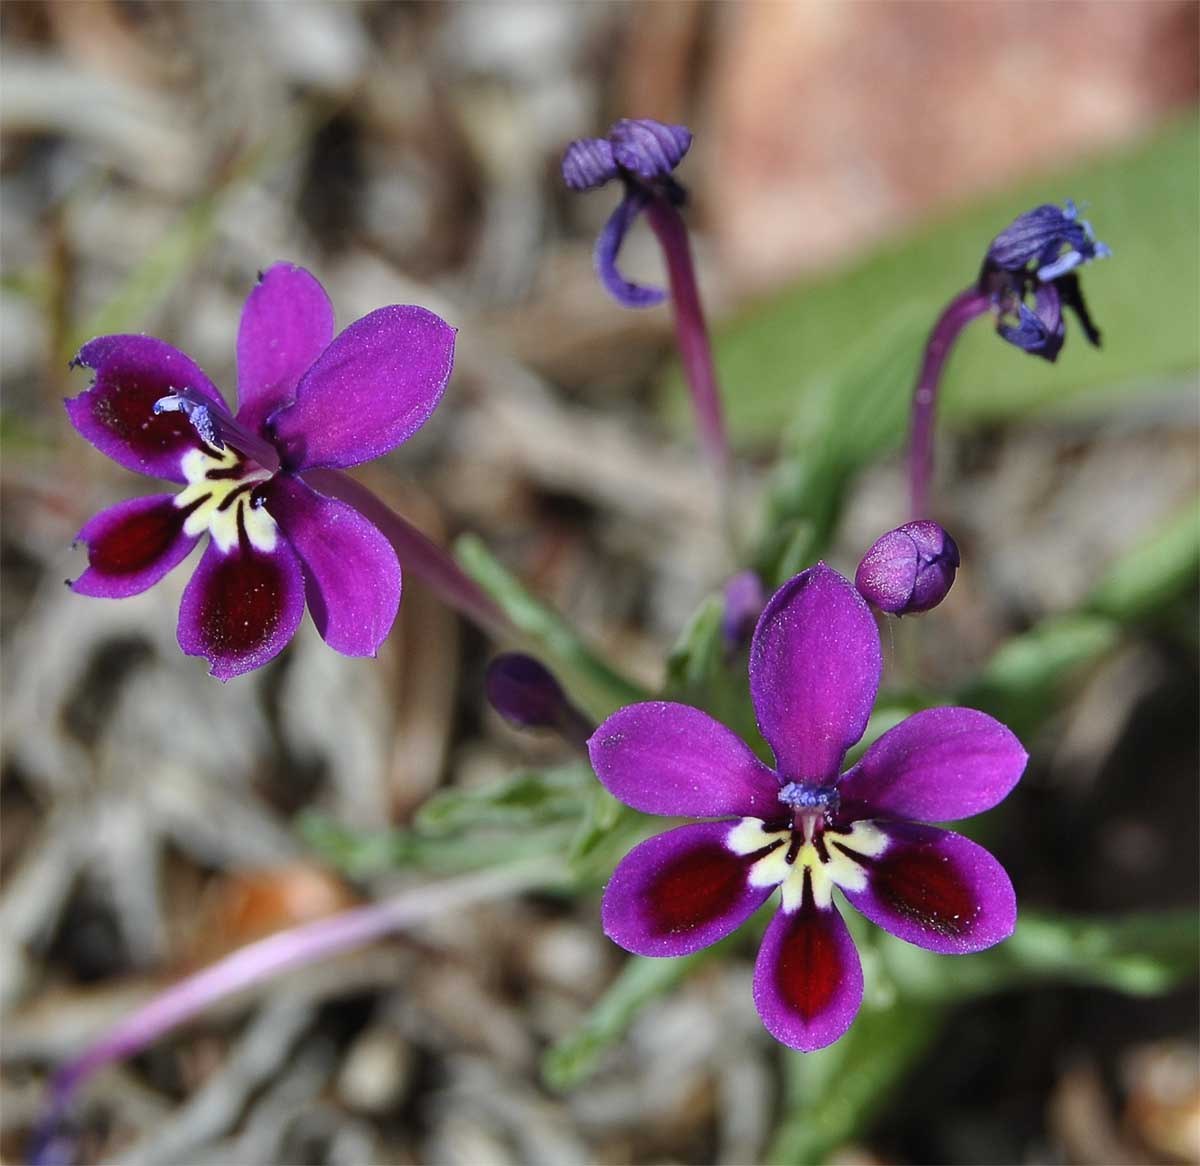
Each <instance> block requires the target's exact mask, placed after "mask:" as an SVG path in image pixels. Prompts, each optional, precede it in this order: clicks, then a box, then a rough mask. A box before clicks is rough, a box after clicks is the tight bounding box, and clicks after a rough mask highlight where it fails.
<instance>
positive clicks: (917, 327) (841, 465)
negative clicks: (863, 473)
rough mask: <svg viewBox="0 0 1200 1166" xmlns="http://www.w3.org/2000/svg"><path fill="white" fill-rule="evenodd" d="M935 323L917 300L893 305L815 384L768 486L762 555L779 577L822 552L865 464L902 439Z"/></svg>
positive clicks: (772, 575) (776, 580)
mask: <svg viewBox="0 0 1200 1166" xmlns="http://www.w3.org/2000/svg"><path fill="white" fill-rule="evenodd" d="M927 331H928V321H927V320H926V319H925V318H924V316H923V315H920V314H917V313H914V312H913V311H912V309H911V308H908V307H906V308H905V309H904V310H903V311H900V312H889V313H888V314H887V315H886V316H884V317H882V320H881V323H879V324H878V325H877V326H875V327H873V328H870V329H864V332H863V335H862V336H861V337H860V338H859V341H858V343H857V344H856V345H855V346H854V348H853V349H852V350H851V351H850V352H849V353H848V354H847V357H846V359H845V360H844V361H842V362H841V363H840V364H839V365H838V366H837V367H836V368H834V369H832V370H831V371H830V372H829V374H828V377H827V379H823V380H822V381H820V382H819V383H816V384H814V385H813V387H812V389H811V391H810V396H809V399H808V400H807V401H806V402H805V405H804V407H803V408H802V409H801V411H800V419H801V420H802V422H803V423H802V424H798V425H794V426H793V429H792V433H791V435H790V436H789V437H788V438H787V439H786V440H785V442H784V449H783V451H782V454H781V456H780V459H779V462H778V464H777V466H776V468H775V471H774V473H773V474H772V477H771V481H770V483H769V485H768V489H767V498H766V505H765V510H764V523H763V525H764V533H763V536H762V537H761V538H760V540H759V544H760V545H759V551H758V553H757V555H756V563H757V565H758V569H759V570H760V571H761V573H762V574H763V576H764V578H766V579H767V580H768V581H769V582H771V583H772V584H774V585H776V586H777V585H779V584H781V583H782V582H783V581H784V580H785V579H788V578H790V577H791V576H792V575H795V574H796V573H797V572H798V571H800V570H803V569H804V568H805V567H808V566H811V565H812V563H814V562H815V561H816V560H817V559H819V558H820V557H821V555H822V554H823V553H824V552H825V549H826V547H827V546H828V544H829V541H830V539H831V538H832V536H833V534H834V531H835V530H836V528H837V524H838V522H839V520H840V519H841V515H842V508H843V506H844V503H845V498H846V494H847V491H848V490H849V489H850V487H851V486H852V485H853V483H854V479H855V477H856V476H857V474H858V473H859V471H860V470H861V469H862V468H863V466H865V465H866V464H867V463H868V462H869V461H870V460H871V459H872V458H873V457H874V456H875V454H876V453H877V452H878V451H879V450H881V449H886V448H889V447H891V446H894V445H896V444H897V443H898V442H899V441H900V440H901V437H902V436H903V434H904V427H905V417H906V415H907V412H908V399H907V398H908V391H909V387H910V381H911V376H912V369H913V368H914V367H915V365H916V362H917V361H918V359H919V357H920V352H921V347H922V345H923V344H924V342H925V335H926V332H927Z"/></svg>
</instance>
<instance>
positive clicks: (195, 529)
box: [175, 446, 279, 555]
mask: <svg viewBox="0 0 1200 1166" xmlns="http://www.w3.org/2000/svg"><path fill="white" fill-rule="evenodd" d="M240 467H246V463H245V462H244V461H243V460H242V457H241V455H240V454H238V453H237V451H236V450H233V449H231V448H230V447H229V446H226V447H225V448H224V449H223V450H222V451H221V452H220V453H218V452H216V451H215V450H213V451H209V450H203V449H189V450H188V451H187V453H185V454H184V455H183V457H182V458H181V459H180V463H179V468H180V469H181V470H182V472H183V476H184V478H185V479H187V483H188V484H187V485H186V486H185V487H184V488H183V489H182V490H180V491H179V493H178V494H176V495H175V505H176V506H178V507H179V508H180V509H181V510H182V509H187V508H188V507H195V509H194V510H192V512H191V513H190V514H189V515H188V516H187V520H186V521H185V522H184V524H183V530H184V533H185V534H188V535H190V536H192V537H193V538H195V537H197V536H198V535H201V534H203V533H204V532H205V531H206V530H207V531H208V532H209V534H211V535H212V540H213V542H214V543H215V544H216V546H217V549H218V550H219V551H220V552H221V553H222V554H225V555H227V554H229V552H230V551H231V550H233V548H234V547H236V546H237V544H238V536H239V529H241V530H244V531H245V532H246V538H247V539H248V540H249V542H250V545H251V546H252V547H254V549H255V550H256V551H261V552H262V553H263V554H265V555H269V554H270V553H271V552H272V551H273V550H274V549H275V544H276V541H277V539H278V537H279V530H278V527H277V526H276V525H275V519H273V518H272V517H271V516H270V514H268V513H267V511H266V508H265V507H263V506H255V505H254V489H255V487H256V486H258V485H260V484H261V483H263V482H268V481H270V480H271V476H272V475H271V472H270V471H269V470H264V469H261V468H255V469H249V468H245V469H244V472H241V473H239V472H238V470H239V468H240Z"/></svg>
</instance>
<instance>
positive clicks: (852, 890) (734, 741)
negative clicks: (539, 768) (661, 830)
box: [589, 564, 1027, 1051]
mask: <svg viewBox="0 0 1200 1166" xmlns="http://www.w3.org/2000/svg"><path fill="white" fill-rule="evenodd" d="M881 661H882V657H881V652H880V644H879V634H878V632H877V630H876V627H875V621H874V619H873V618H872V616H871V613H870V610H869V609H868V607H867V605H866V603H865V602H864V601H863V600H862V598H861V597H860V596H859V594H858V593H857V592H856V591H855V589H854V587H853V586H852V585H851V584H850V583H849V582H848V581H847V580H846V579H843V578H842V576H841V575H839V574H837V572H835V571H833V570H831V569H830V568H828V567H826V566H825V565H824V564H818V565H817V566H816V567H812V568H810V569H809V570H807V571H804V572H802V573H801V574H799V575H797V576H796V577H795V578H794V579H792V580H790V581H789V582H788V583H785V584H784V586H783V587H782V588H780V590H779V591H777V592H776V593H775V595H774V596H773V598H772V599H771V600H770V602H769V603H768V604H767V607H766V609H765V610H764V611H763V614H762V616H761V618H760V619H759V621H758V626H757V628H756V629H755V633H754V640H753V642H752V644H751V649H750V694H751V698H752V700H753V703H754V708H755V713H756V715H757V718H758V725H759V728H760V729H761V731H762V734H763V736H764V738H765V739H766V741H767V743H768V744H769V745H770V746H771V748H772V750H773V751H774V755H775V766H774V768H771V767H769V766H767V765H765V764H763V762H761V761H760V760H759V759H758V758H757V757H756V756H755V755H754V753H753V752H752V751H751V750H750V748H749V746H747V745H746V744H745V743H744V742H743V741H742V740H741V739H740V738H739V737H737V736H736V735H735V734H734V733H733V732H731V731H730V730H729V729H727V728H725V726H724V725H721V724H719V723H718V722H717V721H715V720H713V719H712V718H711V717H710V716H708V715H707V714H706V713H704V712H701V711H700V710H699V709H695V708H691V707H689V706H687V705H681V704H673V703H669V702H664V701H653V702H648V703H645V704H636V705H630V706H628V707H627V708H624V709H621V710H620V711H619V712H617V713H615V714H614V715H613V716H611V717H609V719H608V720H606V721H605V722H604V723H603V724H602V725H601V726H600V727H599V728H598V729H597V730H596V733H595V735H594V736H593V737H592V739H591V741H590V742H589V751H590V754H591V759H592V765H593V766H594V768H595V770H596V774H597V776H598V777H599V778H600V781H601V782H602V783H603V784H604V785H605V787H606V788H607V789H608V790H609V792H611V793H612V794H613V795H614V796H615V797H617V798H618V799H620V800H621V801H622V802H624V803H625V804H626V805H629V806H632V807H633V808H634V809H636V810H640V811H642V812H643V813H648V814H663V815H669V816H676V815H681V816H682V815H686V816H694V817H701V818H713V819H718V820H716V821H708V822H700V823H695V824H692V825H686V826H680V827H677V828H676V829H674V830H669V831H668V832H667V833H665V834H660V835H658V836H657V837H654V838H651V839H649V840H648V841H646V842H643V843H642V844H641V845H640V846H637V847H635V848H634V849H633V850H632V851H630V853H629V854H628V855H626V856H625V858H624V859H623V860H622V861H621V863H620V864H619V865H618V867H617V869H616V871H615V872H614V873H613V877H612V879H611V881H610V882H609V884H608V887H607V888H606V890H605V893H604V903H603V918H604V929H605V931H606V932H607V934H608V935H609V936H610V937H611V938H612V939H614V940H615V941H616V942H617V943H619V944H620V945H621V946H622V947H624V948H625V949H627V950H628V951H632V952H636V953H638V954H640V955H647V956H679V955H686V954H688V953H689V952H693V951H697V950H698V949H700V948H703V947H707V946H708V945H710V944H712V943H715V942H716V941H717V940H719V939H722V938H723V937H724V936H726V935H728V934H729V933H730V932H732V931H733V930H734V929H735V928H737V927H738V926H739V925H740V924H742V923H743V922H745V921H746V920H747V919H748V918H749V917H750V916H751V915H752V914H753V913H754V912H755V911H757V910H758V908H759V907H760V906H762V904H763V903H765V902H766V900H767V899H768V898H769V897H770V896H771V895H772V893H773V892H774V891H775V890H776V889H778V890H779V891H780V901H779V908H780V909H779V911H778V913H777V914H776V915H775V918H774V920H773V921H772V922H771V924H770V926H769V927H768V928H767V932H766V935H765V937H764V939H763V942H762V947H761V949H760V951H759V954H758V961H757V964H756V967H755V974H754V999H755V1003H756V1005H757V1007H758V1010H759V1013H760V1015H761V1016H762V1019H763V1023H764V1024H765V1025H766V1027H767V1029H768V1030H769V1031H770V1032H771V1034H772V1035H773V1036H774V1037H775V1038H776V1039H777V1040H779V1041H782V1042H783V1043H784V1044H786V1045H790V1046H791V1047H793V1048H796V1049H801V1050H804V1051H811V1050H813V1049H819V1048H822V1047H824V1046H825V1045H828V1044H831V1043H832V1042H833V1041H835V1040H837V1039H838V1037H840V1036H841V1035H842V1034H843V1033H844V1032H845V1031H846V1029H847V1028H848V1027H849V1026H850V1023H851V1021H852V1020H853V1019H854V1016H855V1014H856V1013H857V1011H858V1007H859V1004H860V1002H861V1000H862V992H863V978H862V968H861V965H860V963H859V959H858V953H857V951H856V950H855V947H854V943H853V941H852V940H851V938H850V933H849V931H848V930H847V928H846V925H845V923H844V922H843V920H842V917H841V915H840V914H839V913H838V909H837V907H836V906H835V904H834V890H835V889H837V890H839V891H840V892H841V893H842V895H844V896H845V898H846V899H847V900H848V901H849V903H850V904H851V905H852V906H853V907H855V908H857V910H859V911H860V912H861V913H862V914H864V915H865V916H866V917H867V918H868V919H870V920H871V921H872V922H874V923H876V924H878V925H879V926H881V927H883V928H885V929H886V930H887V931H890V932H891V933H892V934H893V935H897V936H899V937H900V938H901V939H905V940H907V941H909V942H910V943H914V944H916V945H918V946H919V947H923V948H927V949H929V950H931V951H936V952H944V953H948V954H957V953H964V952H974V951H980V950H982V949H983V948H986V947H991V946H992V945H993V944H996V943H999V942H1000V941H1001V940H1002V939H1005V938H1007V936H1009V935H1010V934H1011V933H1012V930H1013V926H1014V924H1015V921H1016V899H1015V896H1014V894H1013V888H1012V884H1011V883H1010V882H1009V879H1008V875H1007V874H1005V872H1004V869H1003V868H1002V867H1001V866H1000V864H999V863H998V862H997V861H996V860H995V859H994V858H993V857H992V856H991V855H990V854H989V853H988V852H987V851H986V850H984V849H983V848H982V847H980V846H977V845H976V844H975V843H974V842H971V841H970V840H968V839H967V838H964V837H962V836H961V835H959V834H954V833H952V832H950V831H948V830H943V829H940V828H938V827H935V826H930V825H925V824H924V823H927V822H930V821H936V822H941V821H949V820H952V819H955V818H965V817H969V816H970V815H973V814H977V813H979V812H980V811H982V810H986V809H988V808H990V807H991V806H994V805H996V804H997V803H998V802H999V801H1001V800H1002V799H1003V798H1004V797H1005V796H1006V795H1007V794H1008V792H1009V791H1010V790H1011V789H1012V788H1013V786H1014V785H1015V784H1016V782H1017V780H1018V779H1019V778H1020V776H1021V773H1022V772H1023V771H1024V768H1025V762H1026V759H1027V758H1026V753H1025V751H1024V749H1022V747H1021V744H1020V742H1019V741H1018V740H1017V739H1016V737H1014V736H1013V734H1012V733H1011V732H1010V731H1009V730H1008V729H1006V728H1005V727H1004V726H1003V725H1001V724H1000V723H999V722H998V721H995V720H993V719H992V718H991V717H989V716H987V715H985V714H984V713H981V712H976V711H975V710H973V709H965V708H940V709H930V710H927V711H925V712H920V713H917V714H916V715H915V716H911V717H909V718H908V719H907V720H905V721H903V722H902V723H901V724H899V725H897V726H896V727H895V728H894V729H892V730H890V731H889V732H887V733H885V734H884V735H883V736H882V737H880V738H879V740H878V741H876V742H875V743H874V744H873V745H872V746H871V747H870V748H869V749H868V750H867V751H866V753H865V755H864V756H863V758H862V759H861V760H860V761H859V762H858V763H857V764H856V765H854V766H852V767H851V768H850V769H849V770H848V771H847V772H845V773H841V772H840V771H841V767H842V764H843V761H844V758H845V755H846V751H847V750H848V749H849V748H850V746H851V745H853V744H854V743H855V742H856V741H857V740H858V739H859V738H860V737H861V736H862V734H863V731H864V729H865V728H866V724H867V718H868V717H869V715H870V712H871V707H872V705H873V704H874V701H875V694H876V690H877V688H878V686H879V677H880V669H881Z"/></svg>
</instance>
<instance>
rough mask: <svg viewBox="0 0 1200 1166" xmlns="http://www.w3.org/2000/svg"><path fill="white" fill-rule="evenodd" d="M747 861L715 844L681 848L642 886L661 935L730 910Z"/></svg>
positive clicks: (742, 886)
mask: <svg viewBox="0 0 1200 1166" xmlns="http://www.w3.org/2000/svg"><path fill="white" fill-rule="evenodd" d="M748 869H749V862H748V860H747V858H746V857H745V856H742V855H737V854H734V853H733V852H732V851H730V850H727V849H726V848H725V847H724V846H721V845H719V844H717V845H712V846H701V847H697V848H696V849H694V850H688V851H685V852H684V853H683V854H681V855H679V856H678V857H676V858H675V859H673V860H672V861H671V862H669V863H668V864H667V865H665V866H664V867H663V869H662V870H661V871H660V872H659V873H658V874H657V876H656V877H655V878H654V880H653V881H652V882H651V883H650V884H649V885H648V886H647V887H646V890H645V892H644V894H645V908H646V912H647V915H648V916H649V918H650V920H651V921H652V925H653V927H654V928H655V929H656V930H657V931H659V932H660V933H661V934H663V935H672V934H677V933H679V932H680V931H689V930H694V929H695V928H697V927H700V926H702V925H703V924H705V923H708V922H710V921H711V920H713V919H715V918H717V917H718V916H720V915H722V914H724V913H725V912H726V911H728V910H730V908H732V907H733V905H734V904H735V903H736V902H737V901H738V899H739V898H741V896H742V894H743V893H744V891H745V889H746V876H747V871H748Z"/></svg>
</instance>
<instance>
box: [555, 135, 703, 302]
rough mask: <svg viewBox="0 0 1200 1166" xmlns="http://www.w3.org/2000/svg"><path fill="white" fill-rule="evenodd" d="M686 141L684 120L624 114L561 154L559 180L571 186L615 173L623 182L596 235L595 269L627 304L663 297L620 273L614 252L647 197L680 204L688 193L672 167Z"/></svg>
mask: <svg viewBox="0 0 1200 1166" xmlns="http://www.w3.org/2000/svg"><path fill="white" fill-rule="evenodd" d="M691 144H692V131H691V130H689V129H688V128H687V126H681V125H664V124H663V123H662V122H660V121H654V120H653V119H651V118H648V117H643V118H636V119H635V118H623V119H622V120H621V121H618V122H617V123H616V124H615V125H613V126H612V128H611V129H610V130H609V131H608V137H607V138H580V139H578V140H576V141H574V142H572V143H571V144H570V145H569V146H568V147H567V150H566V153H565V154H564V155H563V162H562V173H563V181H564V182H565V183H566V184H567V185H568V186H569V187H570V188H571V189H572V190H594V189H595V188H596V187H599V186H604V185H605V184H606V183H608V182H611V181H612V180H613V179H614V178H619V179H620V180H621V182H622V184H623V185H624V187H625V197H624V198H622V199H621V202H620V204H619V205H618V206H617V209H616V210H615V211H613V213H612V217H611V218H610V219H609V220H608V222H607V223H606V224H605V226H604V230H602V231H601V232H600V237H599V238H598V239H597V240H596V272H597V274H598V275H599V276H600V281H601V282H602V283H603V284H604V287H605V288H606V289H607V291H608V293H609V294H610V295H611V296H612V297H613V299H615V300H616V301H617V303H619V304H621V305H623V306H624V307H626V308H647V307H650V306H651V305H653V304H658V303H661V302H662V301H663V300H664V299H665V298H666V293H665V292H663V291H661V290H659V289H658V288H652V287H643V286H642V285H641V284H636V283H631V282H630V281H629V280H627V279H625V277H624V276H623V275H621V273H620V272H619V271H618V270H617V253H618V252H619V251H620V250H621V244H622V243H623V242H624V241H625V235H626V234H627V233H628V231H629V228H630V227H631V226H633V223H634V221H635V220H636V219H637V217H638V215H640V214H641V213H642V211H644V210H645V209H646V207H647V206H649V205H650V204H651V203H653V202H661V203H664V204H666V205H668V206H672V207H679V206H682V205H683V204H684V202H685V201H686V199H687V193H686V191H685V190H684V188H683V187H682V186H680V185H679V183H678V182H676V181H675V179H674V178H673V177H672V173H673V171H674V169H675V167H676V166H678V165H679V163H680V162H682V161H683V156H684V155H685V154H686V153H687V152H688V149H689V147H690V146H691Z"/></svg>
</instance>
